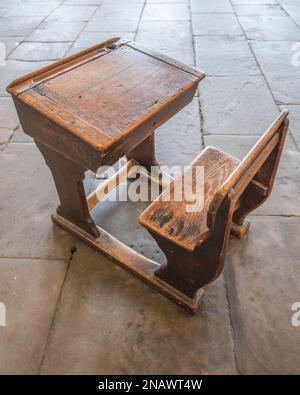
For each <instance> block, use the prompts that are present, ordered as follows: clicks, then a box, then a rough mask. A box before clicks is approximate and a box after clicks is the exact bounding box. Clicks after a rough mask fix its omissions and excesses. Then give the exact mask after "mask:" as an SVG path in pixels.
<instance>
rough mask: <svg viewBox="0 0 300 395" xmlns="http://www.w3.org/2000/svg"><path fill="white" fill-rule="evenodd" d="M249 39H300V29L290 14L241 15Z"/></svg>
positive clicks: (241, 21)
mask: <svg viewBox="0 0 300 395" xmlns="http://www.w3.org/2000/svg"><path fill="white" fill-rule="evenodd" d="M239 20H240V23H241V25H242V27H243V29H244V31H245V34H246V37H247V38H248V39H249V40H270V41H275V40H283V41H289V40H291V41H293V40H294V41H298V40H300V29H299V28H298V26H297V25H296V24H295V23H294V21H293V20H292V19H291V18H289V17H288V16H265V15H263V16H262V15H249V16H239Z"/></svg>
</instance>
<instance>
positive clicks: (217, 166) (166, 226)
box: [139, 147, 239, 251]
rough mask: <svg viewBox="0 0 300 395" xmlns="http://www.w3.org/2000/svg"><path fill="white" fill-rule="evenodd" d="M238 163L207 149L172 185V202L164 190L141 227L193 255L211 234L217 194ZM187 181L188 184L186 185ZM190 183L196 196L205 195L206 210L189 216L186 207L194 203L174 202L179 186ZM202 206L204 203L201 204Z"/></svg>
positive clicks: (143, 216)
mask: <svg viewBox="0 0 300 395" xmlns="http://www.w3.org/2000/svg"><path fill="white" fill-rule="evenodd" d="M238 164H239V160H237V159H235V158H233V157H232V156H230V155H227V154H225V153H224V152H222V151H219V150H217V149H216V148H213V147H207V148H206V149H205V150H204V151H202V153H201V154H200V155H199V156H198V158H197V159H196V160H195V161H194V162H193V164H192V166H191V167H190V168H189V169H188V170H187V171H186V172H185V173H184V175H183V176H180V177H177V179H176V180H175V181H174V182H173V183H172V184H171V185H170V200H169V201H166V199H167V197H168V194H169V191H168V189H166V190H165V192H164V193H162V195H160V196H159V197H158V199H157V200H156V201H154V202H153V203H152V204H151V205H150V206H149V207H148V209H147V210H145V211H144V212H143V213H142V215H141V216H140V218H139V221H140V223H141V224H142V225H143V226H145V227H146V228H148V229H149V230H151V231H152V232H156V233H158V234H161V235H162V236H163V237H165V238H166V239H168V240H170V241H172V242H173V243H175V244H177V245H179V246H181V247H183V248H185V249H186V250H188V251H193V250H194V249H195V247H196V245H198V244H200V243H201V242H203V241H204V240H205V239H207V237H208V236H209V234H210V230H209V228H208V226H207V211H208V208H209V205H210V202H211V201H212V199H213V197H214V195H215V193H216V190H217V189H218V188H219V187H220V186H221V185H222V184H223V182H224V181H225V180H226V179H227V178H228V176H229V175H230V174H231V173H232V172H233V170H234V169H235V168H236V167H237V166H238ZM196 166H198V167H202V168H203V170H204V174H203V175H204V180H202V179H201V176H202V174H199V173H196V172H195V171H193V167H194V168H195V167H196ZM186 180H187V181H186ZM187 183H189V184H190V183H191V184H192V185H191V188H192V192H193V194H198V195H200V198H201V196H202V193H203V208H202V209H201V210H200V211H197V212H188V211H187V206H189V205H191V204H192V203H193V202H189V201H187V200H186V199H183V200H180V201H176V200H174V191H175V190H176V185H177V186H179V188H180V189H181V190H182V189H183V186H184V185H187ZM200 203H201V202H200Z"/></svg>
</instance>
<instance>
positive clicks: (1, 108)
mask: <svg viewBox="0 0 300 395" xmlns="http://www.w3.org/2000/svg"><path fill="white" fill-rule="evenodd" d="M18 123H19V118H18V115H17V112H16V110H15V106H14V103H13V100H12V99H11V98H10V97H0V128H7V129H11V130H14V129H15V128H16V127H17V126H18Z"/></svg>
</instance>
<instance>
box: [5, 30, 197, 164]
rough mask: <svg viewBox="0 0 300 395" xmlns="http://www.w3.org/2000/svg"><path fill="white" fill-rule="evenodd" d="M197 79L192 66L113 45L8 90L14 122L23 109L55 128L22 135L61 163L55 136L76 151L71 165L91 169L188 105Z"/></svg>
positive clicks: (81, 54)
mask: <svg viewBox="0 0 300 395" xmlns="http://www.w3.org/2000/svg"><path fill="white" fill-rule="evenodd" d="M203 77H204V73H202V72H200V71H198V70H196V69H194V68H193V67H189V66H186V65H185V66H183V65H180V64H178V62H176V61H174V60H172V59H170V58H167V57H165V56H161V55H159V54H156V53H153V52H150V51H148V50H146V49H144V48H140V47H139V46H138V45H137V44H135V43H130V42H128V41H124V40H121V39H118V38H113V39H111V40H108V41H106V42H103V43H100V44H99V45H97V46H94V47H91V48H90V49H89V50H85V51H82V52H79V53H78V54H75V55H73V56H71V57H68V58H66V59H64V60H63V61H59V62H56V63H54V64H52V65H50V66H48V67H46V68H44V69H41V70H40V71H38V72H35V73H31V74H29V75H27V76H24V77H22V78H19V79H18V80H16V81H14V82H12V83H11V84H10V85H9V86H8V88H7V89H8V91H9V92H10V93H11V94H12V95H13V97H14V99H15V102H16V105H17V110H18V112H19V115H20V119H21V122H22V118H23V117H22V114H21V113H22V111H26V110H27V107H29V108H30V109H31V110H34V111H35V112H38V114H39V117H40V118H41V119H43V118H46V120H47V122H53V123H54V124H55V125H56V128H61V129H62V131H61V132H58V131H57V132H54V131H53V130H51V129H54V127H52V125H49V131H48V133H46V132H44V133H43V132H40V131H39V130H37V128H33V127H31V128H30V127H26V126H27V125H24V126H25V129H26V133H28V134H30V135H31V136H32V137H34V138H35V139H36V140H38V141H40V142H41V143H44V144H46V145H50V146H51V147H52V148H53V149H55V150H57V151H59V152H60V153H61V154H63V155H65V156H67V155H68V154H69V151H68V148H67V147H65V145H64V144H63V143H61V142H60V141H59V142H57V143H56V142H55V138H57V135H56V134H57V133H59V138H60V139H61V138H62V139H63V140H64V141H65V142H66V144H68V143H69V144H73V145H76V151H77V155H75V153H73V154H72V159H73V160H75V161H77V162H78V163H81V164H82V163H83V162H84V163H83V164H84V165H85V166H86V167H88V168H90V167H93V168H92V170H94V168H95V167H96V166H97V165H98V166H99V165H100V164H101V162H102V161H105V163H106V164H113V163H114V162H115V161H116V160H117V159H118V158H119V157H121V156H123V155H125V154H127V153H128V152H129V151H132V150H133V149H134V148H135V147H137V146H138V145H139V144H140V143H142V142H143V141H144V140H145V139H146V138H147V137H149V136H150V135H151V134H153V132H154V130H155V129H156V128H157V127H158V126H159V125H161V124H162V123H164V122H165V121H167V120H168V119H169V118H170V117H171V116H172V115H174V114H175V113H176V112H177V111H179V110H180V109H181V108H183V107H184V106H185V105H186V104H187V103H189V102H190V101H191V100H192V98H193V95H194V92H195V89H196V88H197V85H198V83H199V81H200V80H201V79H202V78H203ZM27 112H28V113H29V112H30V111H29V110H27ZM28 116H29V115H28ZM28 116H27V118H28ZM31 117H32V118H33V117H34V115H31ZM24 122H25V121H24ZM32 122H34V120H32ZM27 123H28V121H27ZM50 133H51V135H49V134H50ZM89 149H90V150H91V149H94V150H95V152H96V153H97V154H94V156H96V158H95V159H94V161H93V162H92V163H86V160H85V158H84V153H85V152H86V151H87V150H89ZM81 151H84V152H83V153H82V152H81Z"/></svg>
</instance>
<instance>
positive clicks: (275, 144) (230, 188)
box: [208, 110, 288, 229]
mask: <svg viewBox="0 0 300 395" xmlns="http://www.w3.org/2000/svg"><path fill="white" fill-rule="evenodd" d="M287 116H288V111H287V110H283V111H282V112H281V113H280V114H279V116H278V117H277V118H276V119H275V121H274V122H273V123H272V125H271V126H270V127H269V128H268V129H267V130H266V132H265V133H264V134H263V135H262V137H261V138H260V139H259V140H258V142H257V143H256V144H255V145H254V147H253V148H252V149H251V150H250V151H249V153H248V154H247V155H246V156H245V158H244V159H243V160H242V161H241V162H240V164H239V166H238V167H237V168H236V169H235V170H234V171H233V172H232V173H231V174H230V175H229V176H228V177H227V179H226V180H225V181H224V183H223V184H222V185H221V186H220V187H219V188H218V190H217V191H216V193H215V195H214V198H213V199H212V202H211V204H210V207H209V210H208V226H209V227H210V229H213V226H214V222H215V216H216V214H217V211H218V209H219V207H220V205H221V203H222V202H223V200H224V198H225V197H226V195H228V194H229V193H230V195H231V199H233V200H234V201H235V202H236V201H237V200H238V199H239V197H240V196H241V194H242V193H243V192H244V190H245V189H246V187H247V186H248V185H249V183H250V182H252V180H253V178H254V177H256V175H257V173H258V172H259V170H260V168H261V167H262V165H263V164H264V163H265V162H266V161H267V159H268V158H269V157H270V155H274V154H273V153H274V150H276V151H275V152H276V154H275V160H274V163H273V169H271V173H272V177H273V179H274V177H275V174H276V170H277V166H278V162H279V159H280V155H281V152H282V148H283V145H284V141H285V137H286V133H287V129H288V119H287ZM272 181H273V180H272Z"/></svg>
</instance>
